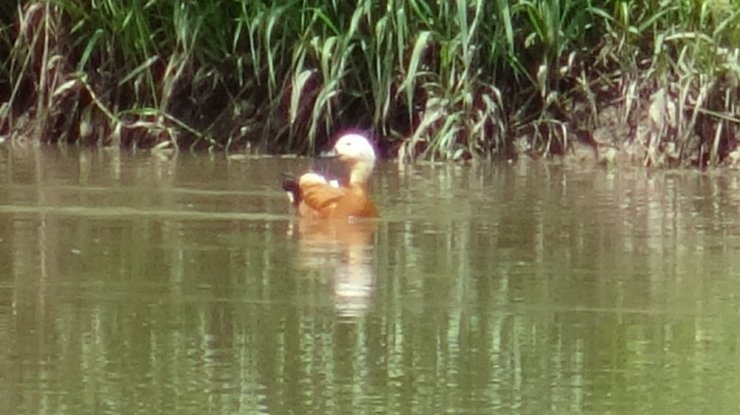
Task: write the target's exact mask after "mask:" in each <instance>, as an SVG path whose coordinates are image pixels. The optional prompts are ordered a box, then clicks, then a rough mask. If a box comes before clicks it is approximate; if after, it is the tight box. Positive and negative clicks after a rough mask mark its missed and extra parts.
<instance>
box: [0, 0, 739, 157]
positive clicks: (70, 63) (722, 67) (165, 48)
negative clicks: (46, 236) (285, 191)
mask: <svg viewBox="0 0 740 415" xmlns="http://www.w3.org/2000/svg"><path fill="white" fill-rule="evenodd" d="M3 7H6V10H0V11H2V12H3V14H2V15H3V16H13V15H14V17H11V18H8V17H5V18H3V19H5V20H4V21H3V22H2V24H3V27H2V28H1V29H0V57H2V59H3V60H4V61H5V65H3V69H2V72H1V73H0V102H3V104H2V107H0V134H4V135H9V136H11V137H12V138H13V140H17V139H22V138H23V137H34V138H36V137H38V138H39V139H40V140H41V141H42V142H52V143H53V142H66V143H84V144H87V143H103V144H112V145H120V146H142V147H152V146H170V145H174V147H175V148H182V147H191V148H206V147H207V148H215V149H225V150H228V151H237V150H238V151H241V150H243V149H244V148H249V149H253V150H256V151H264V152H287V151H291V152H293V151H295V152H315V151H316V150H318V149H319V148H320V147H322V146H323V145H325V143H326V141H327V140H329V139H330V137H333V136H334V135H335V134H336V133H337V131H338V130H341V129H346V128H359V129H367V130H371V131H374V133H375V134H376V136H377V137H378V139H379V146H380V148H381V149H382V150H383V151H384V152H386V153H389V154H398V155H399V156H400V157H402V158H405V159H408V160H411V159H414V158H417V157H425V158H431V159H460V158H462V159H467V158H470V157H485V158H488V157H496V156H504V157H512V156H515V155H516V154H518V153H520V152H523V151H526V152H530V153H532V154H537V155H539V154H545V155H549V154H563V153H565V152H567V151H569V150H570V149H572V148H574V146H575V144H576V143H586V144H589V145H591V146H593V147H594V148H595V149H597V150H598V149H604V148H610V147H611V148H619V149H627V150H629V151H626V153H629V154H632V155H633V156H634V157H636V158H637V159H638V160H640V161H641V162H644V163H646V164H649V165H700V166H706V165H718V164H721V163H730V164H732V163H734V162H735V161H736V160H738V159H740V152H738V151H735V148H736V146H737V143H738V141H739V140H740V133H739V131H740V129H739V128H738V127H739V126H740V109H739V108H738V102H740V99H739V98H740V87H739V86H738V85H739V80H740V51H739V49H738V46H737V45H740V11H739V10H738V8H737V7H735V6H734V5H733V4H732V0H681V1H666V0H661V1H656V0H649V1H639V2H638V1H631V0H604V1H600V2H596V1H592V0H559V1H557V0H517V1H514V2H510V1H503V0H496V1H483V0H456V1H443V2H440V1H428V0H386V1H384V2H377V1H370V0H358V1H357V2H343V1H336V0H323V1H319V0H281V1H274V2H273V1H271V2H267V1H246V0H203V1H197V2H194V1H185V0H178V1H166V2H165V1H155V0H147V1H144V0H134V1H133V2H121V1H120V0H101V1H96V2H78V1H75V0H47V1H40V0H37V1H28V2H24V3H23V4H22V6H18V7H17V8H15V9H11V8H7V6H3ZM6 12H7V14H6Z"/></svg>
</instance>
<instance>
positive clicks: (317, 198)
mask: <svg viewBox="0 0 740 415" xmlns="http://www.w3.org/2000/svg"><path fill="white" fill-rule="evenodd" d="M299 184H300V189H301V200H302V201H303V203H305V204H306V205H308V206H309V207H310V208H311V209H314V210H317V211H323V210H326V209H330V208H332V207H333V206H334V205H336V204H337V202H339V200H340V199H341V198H342V197H344V196H345V195H346V194H347V189H346V188H343V187H336V186H333V185H332V184H330V183H327V182H326V181H324V182H308V183H304V180H301V181H300V183H299Z"/></svg>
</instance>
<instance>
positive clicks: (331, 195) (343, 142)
mask: <svg viewBox="0 0 740 415" xmlns="http://www.w3.org/2000/svg"><path fill="white" fill-rule="evenodd" d="M326 156H328V157H337V158H339V160H340V161H342V162H343V163H344V164H345V165H346V166H347V167H348V169H349V178H348V180H347V184H346V186H342V185H340V184H339V183H338V182H337V181H335V180H329V179H327V178H326V177H324V176H323V175H321V174H319V173H317V172H313V171H310V172H307V173H304V174H303V175H301V176H300V177H298V178H297V179H296V178H289V179H286V180H285V181H283V190H285V192H286V193H287V195H288V199H289V200H290V202H291V204H292V205H293V206H294V208H295V211H296V213H297V214H298V216H299V217H303V218H314V219H349V218H375V217H377V216H378V210H377V208H376V206H375V203H374V202H373V200H372V198H371V197H370V195H369V194H368V181H369V179H370V175H371V174H372V172H373V168H374V167H375V161H376V155H375V149H374V148H373V145H372V144H371V143H370V140H368V139H367V137H365V136H364V135H361V134H357V133H349V134H344V135H342V136H341V137H339V139H338V140H337V141H336V143H335V144H334V147H333V148H332V150H331V151H330V152H329V153H328V154H326Z"/></svg>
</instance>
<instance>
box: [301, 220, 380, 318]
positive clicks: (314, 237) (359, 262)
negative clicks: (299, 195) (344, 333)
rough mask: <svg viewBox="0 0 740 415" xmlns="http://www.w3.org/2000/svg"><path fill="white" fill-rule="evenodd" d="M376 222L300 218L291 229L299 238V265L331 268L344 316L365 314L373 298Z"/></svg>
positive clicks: (334, 289)
mask: <svg viewBox="0 0 740 415" xmlns="http://www.w3.org/2000/svg"><path fill="white" fill-rule="evenodd" d="M376 228H377V223H376V222H374V221H347V220H346V219H344V220H331V221H300V222H298V223H295V224H293V226H292V229H291V232H293V233H294V235H295V236H296V237H297V238H298V242H299V243H298V264H299V266H300V267H301V268H303V269H314V270H328V271H330V274H331V282H332V287H333V294H334V304H335V307H336V309H337V312H338V313H339V314H340V315H342V316H347V317H357V316H361V315H363V314H364V313H365V312H366V311H367V309H368V307H369V305H370V302H371V300H372V295H373V292H374V289H375V273H374V269H373V267H372V257H373V236H374V234H375V230H376Z"/></svg>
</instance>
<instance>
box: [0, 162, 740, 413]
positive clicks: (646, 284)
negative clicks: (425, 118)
mask: <svg viewBox="0 0 740 415" xmlns="http://www.w3.org/2000/svg"><path fill="white" fill-rule="evenodd" d="M308 164H309V163H308V161H306V160H296V159H280V158H258V159H243V158H232V159H227V158H226V157H224V156H223V155H211V156H209V155H199V156H194V155H188V154H183V155H180V156H178V157H171V158H166V157H165V158H162V157H155V156H152V155H149V154H138V155H132V154H121V153H118V152H116V151H105V150H86V151H77V150H72V149H58V148H41V149H26V150H25V151H19V150H15V151H11V150H10V149H8V148H5V149H3V152H2V153H0V413H7V414H107V413H109V414H158V413H177V414H202V413H212V414H260V413H264V414H291V413H292V414H311V413H315V414H348V413H366V414H370V413H384V414H385V413H401V414H436V413H451V414H489V413H522V414H529V413H564V414H565V413H567V414H570V413H583V412H587V413H629V414H632V413H698V412H707V413H734V412H735V411H736V409H737V408H738V407H740V395H738V393H737V391H738V390H740V370H739V369H740V359H739V358H738V357H739V356H738V354H739V348H740V334H739V333H740V332H739V331H738V329H737V328H738V327H740V301H739V298H738V296H739V295H740V279H739V278H738V275H739V273H738V271H737V269H738V266H740V255H739V254H740V250H739V249H740V229H739V226H740V225H738V223H737V221H736V219H735V218H736V217H737V216H738V207H739V206H740V191H739V190H738V187H739V183H740V182H739V181H738V179H739V178H740V176H739V175H738V173H737V172H734V171H715V172H709V173H699V172H692V171H653V172H651V171H646V170H643V169H635V168H630V167H625V166H622V167H620V168H616V169H603V168H596V167H592V166H578V165H573V166H571V165H565V164H562V163H558V162H538V163H530V162H521V163H517V164H513V165H506V164H504V165H494V166H458V165H429V164H418V165H414V166H398V165H397V164H395V163H392V162H387V163H384V164H382V165H381V166H379V168H378V171H377V174H376V176H375V180H374V183H373V189H374V194H375V197H376V199H377V202H378V204H379V206H380V207H381V214H382V218H381V219H380V220H378V221H377V222H361V223H354V224H337V225H332V226H320V227H311V226H306V225H305V224H302V223H300V222H298V221H296V220H295V219H294V218H293V217H292V216H291V214H290V212H289V210H288V208H287V206H286V201H285V199H284V195H283V194H282V192H281V191H279V187H278V184H279V182H280V173H281V172H283V171H294V172H300V171H301V170H302V169H304V168H305V167H306V166H308Z"/></svg>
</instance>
